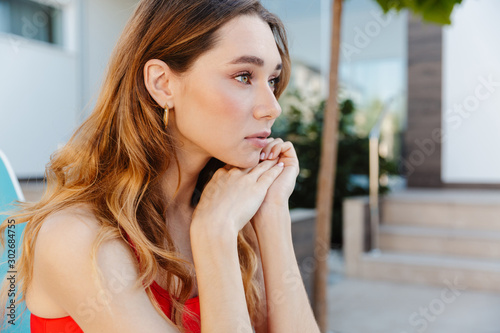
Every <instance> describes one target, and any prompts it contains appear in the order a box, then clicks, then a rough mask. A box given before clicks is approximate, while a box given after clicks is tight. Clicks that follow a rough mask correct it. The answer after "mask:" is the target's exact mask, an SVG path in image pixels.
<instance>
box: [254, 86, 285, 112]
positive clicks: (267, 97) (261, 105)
mask: <svg viewBox="0 0 500 333" xmlns="http://www.w3.org/2000/svg"><path fill="white" fill-rule="evenodd" d="M280 114H281V106H280V105H279V103H278V100H277V99H276V96H274V93H273V90H272V89H271V88H269V86H267V87H266V88H264V89H259V92H258V96H256V105H255V108H254V117H255V118H256V119H262V118H267V119H276V118H278V116H279V115H280Z"/></svg>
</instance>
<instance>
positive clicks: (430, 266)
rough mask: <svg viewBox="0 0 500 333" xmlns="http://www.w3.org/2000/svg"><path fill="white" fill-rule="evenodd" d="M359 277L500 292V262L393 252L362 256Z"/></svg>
mask: <svg viewBox="0 0 500 333" xmlns="http://www.w3.org/2000/svg"><path fill="white" fill-rule="evenodd" d="M357 269H358V272H357V274H356V276H357V277H361V278H365V279H377V280H387V281H394V282H407V283H416V284H426V285H436V286H448V287H449V288H451V289H453V288H454V289H455V290H458V291H459V292H463V291H464V290H467V289H471V290H482V291H493V292H500V283H498V281H500V261H498V260H491V259H468V258H460V257H451V256H438V255H422V254H402V253H395V252H389V251H381V252H379V253H365V254H363V255H362V256H361V258H360V262H359V266H358V268H357Z"/></svg>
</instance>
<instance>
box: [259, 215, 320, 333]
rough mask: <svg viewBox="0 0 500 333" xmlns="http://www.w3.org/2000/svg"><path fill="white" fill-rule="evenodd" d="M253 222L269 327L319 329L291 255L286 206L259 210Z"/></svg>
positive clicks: (276, 332) (275, 331) (274, 330)
mask: <svg viewBox="0 0 500 333" xmlns="http://www.w3.org/2000/svg"><path fill="white" fill-rule="evenodd" d="M254 225H255V226H256V228H255V230H256V234H257V238H258V241H259V249H260V254H261V257H262V266H263V271H264V281H265V287H266V296H267V308H268V309H267V310H268V326H269V331H270V332H271V333H281V332H287V333H288V332H319V328H318V325H317V323H316V320H315V318H314V315H313V312H312V309H311V306H310V304H309V299H308V297H307V293H306V291H305V288H304V283H303V281H302V277H301V275H300V271H299V267H298V265H297V260H296V258H295V252H294V249H293V242H292V236H291V224H290V214H289V211H288V207H286V208H280V209H273V210H268V211H261V213H259V214H257V215H256V217H255V218H254Z"/></svg>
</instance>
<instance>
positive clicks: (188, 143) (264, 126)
mask: <svg viewBox="0 0 500 333" xmlns="http://www.w3.org/2000/svg"><path fill="white" fill-rule="evenodd" d="M218 34H219V35H218V36H219V37H220V38H219V40H218V41H217V43H216V46H215V47H214V48H212V49H211V50H210V51H208V52H206V53H204V54H203V55H201V56H200V57H199V58H198V59H197V61H196V62H195V63H194V65H193V67H192V68H191V69H190V70H189V71H188V72H187V73H185V74H183V75H182V76H181V77H180V78H179V79H178V80H179V81H178V84H177V85H176V86H175V91H173V97H174V108H175V111H174V117H173V118H174V119H173V121H174V122H175V127H174V135H176V136H177V137H178V139H180V140H181V141H182V142H183V147H182V148H181V149H183V150H185V151H188V152H190V153H198V154H201V155H206V156H204V157H207V158H210V157H215V158H217V159H219V160H221V161H223V162H225V163H227V164H230V165H234V166H238V167H240V168H249V167H253V166H255V165H256V164H257V163H258V162H259V156H260V153H261V150H262V148H263V145H264V144H265V137H267V136H268V135H269V134H270V131H271V126H272V125H273V123H274V121H275V119H276V117H278V116H279V115H280V113H281V108H280V106H279V104H278V101H277V100H276V97H275V96H274V94H273V91H274V88H273V86H274V83H275V82H276V81H277V80H276V78H277V77H278V76H279V74H280V68H281V57H280V54H279V52H278V48H277V46H276V42H275V39H274V37H273V34H272V32H271V29H270V28H269V26H268V25H267V23H265V22H264V21H262V20H261V19H260V18H258V17H257V16H247V15H245V16H240V17H237V18H235V19H233V20H231V21H229V22H228V23H227V24H225V25H224V26H222V27H221V28H220V29H219V31H218ZM252 137H253V138H252ZM256 137H264V139H258V138H256Z"/></svg>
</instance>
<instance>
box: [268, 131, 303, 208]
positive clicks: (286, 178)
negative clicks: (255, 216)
mask: <svg viewBox="0 0 500 333" xmlns="http://www.w3.org/2000/svg"><path fill="white" fill-rule="evenodd" d="M270 140H272V141H270V142H269V143H268V145H267V146H266V147H264V149H263V150H262V153H261V160H263V161H269V160H271V161H273V160H276V161H278V162H282V163H284V170H283V172H282V173H281V174H280V175H279V176H278V177H277V178H276V180H275V181H274V182H273V184H272V185H271V187H270V188H269V190H267V195H266V197H265V199H264V201H263V206H272V207H276V206H278V207H281V206H286V207H287V208H288V199H289V198H290V195H292V192H293V190H294V188H295V181H296V179H297V176H298V175H299V160H298V158H297V153H296V152H295V148H294V147H293V145H292V143H291V142H290V141H287V142H283V140H282V139H279V138H278V139H270ZM261 163H264V162H261Z"/></svg>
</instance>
